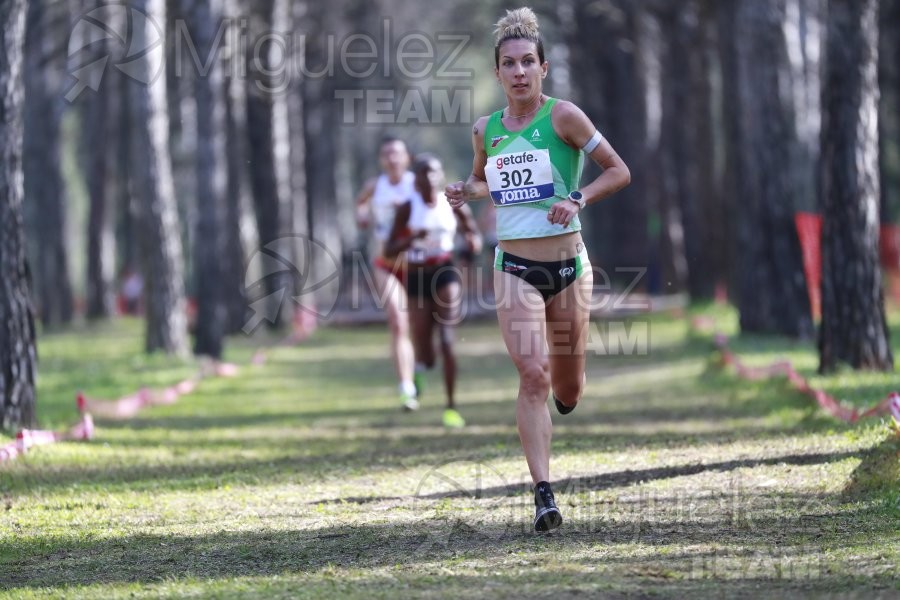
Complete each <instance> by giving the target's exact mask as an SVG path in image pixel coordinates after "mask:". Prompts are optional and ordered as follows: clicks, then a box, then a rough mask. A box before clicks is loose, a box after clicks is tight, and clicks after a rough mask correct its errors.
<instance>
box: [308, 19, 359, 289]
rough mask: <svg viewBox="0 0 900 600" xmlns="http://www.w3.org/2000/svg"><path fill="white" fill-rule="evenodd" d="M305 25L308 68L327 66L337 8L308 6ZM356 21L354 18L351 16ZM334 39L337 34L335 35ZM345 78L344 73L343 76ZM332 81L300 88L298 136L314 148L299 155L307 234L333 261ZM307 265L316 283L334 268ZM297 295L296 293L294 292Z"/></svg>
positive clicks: (338, 247)
mask: <svg viewBox="0 0 900 600" xmlns="http://www.w3.org/2000/svg"><path fill="white" fill-rule="evenodd" d="M309 9H310V10H309V17H308V22H309V23H310V24H311V26H312V28H313V31H314V33H313V35H311V36H310V41H309V44H308V45H307V52H306V54H307V57H308V61H309V64H310V65H317V66H318V65H323V64H326V61H327V44H328V43H329V39H328V35H327V33H326V32H331V31H335V30H339V28H340V27H342V26H345V24H342V23H341V18H340V17H339V13H338V11H339V9H340V7H339V6H337V5H336V4H335V3H324V2H323V3H319V2H317V3H311V5H310V7H309ZM357 19H359V17H357ZM338 37H339V39H340V34H338ZM345 75H346V74H345ZM335 87H336V85H335V78H334V77H318V78H309V79H307V80H306V81H305V83H304V85H303V94H304V95H303V106H304V110H303V119H304V122H303V134H304V136H305V140H306V146H307V147H310V148H315V151H314V152H306V153H305V159H306V160H305V163H306V186H307V191H308V195H309V198H310V199H311V200H310V202H309V203H308V204H307V206H308V211H309V212H308V223H309V235H310V237H312V239H313V240H315V242H316V243H318V244H321V245H322V246H324V247H325V248H327V249H328V251H329V252H331V253H332V254H333V255H334V256H336V257H340V256H341V255H342V242H343V240H342V236H341V232H340V226H339V222H338V220H337V219H336V218H335V206H340V204H339V198H338V195H337V166H338V163H339V162H340V161H341V160H342V157H341V156H340V155H339V152H338V148H339V140H338V135H336V134H335V132H336V131H338V130H339V129H340V128H339V127H338V114H337V106H338V103H337V102H334V101H333V100H334V98H335ZM308 260H309V261H310V264H309V265H304V266H305V267H307V268H308V270H309V272H310V273H311V274H312V277H313V280H314V281H321V280H323V279H325V278H326V277H328V276H329V275H331V273H329V272H328V271H329V270H333V269H334V266H333V264H332V263H330V262H329V261H328V260H327V255H326V254H325V253H323V252H314V253H310V254H309V258H308ZM298 292H299V290H298Z"/></svg>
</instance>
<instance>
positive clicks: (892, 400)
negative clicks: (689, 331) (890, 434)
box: [691, 317, 900, 423]
mask: <svg viewBox="0 0 900 600" xmlns="http://www.w3.org/2000/svg"><path fill="white" fill-rule="evenodd" d="M691 325H692V326H693V328H694V329H697V330H700V329H710V328H713V329H714V328H715V323H714V322H713V320H712V319H711V318H709V317H694V319H693V320H692V321H691ZM713 343H714V344H715V346H716V348H717V349H718V350H719V352H720V353H721V354H722V363H723V364H724V365H725V366H733V367H734V370H735V371H736V372H737V374H738V376H739V377H741V378H742V379H747V380H749V381H759V380H762V379H769V378H771V377H775V376H778V375H781V376H784V377H786V378H787V380H788V382H789V383H790V384H791V387H793V388H794V389H795V390H797V391H799V392H802V393H804V394H806V395H807V396H809V397H811V398H812V399H813V400H815V401H816V403H817V404H818V405H819V407H820V408H821V409H822V410H824V411H825V412H826V413H828V414H829V415H831V416H832V417H835V418H837V419H841V420H842V421H846V422H848V423H855V422H857V421H858V420H860V419H865V418H868V417H875V416H878V415H883V414H892V415H893V417H894V419H896V420H897V421H898V422H900V392H891V393H890V394H888V395H887V397H886V398H885V399H884V400H882V401H881V402H879V403H878V404H876V405H874V406H872V407H871V408H869V409H867V410H863V411H860V410H859V409H858V408H856V407H847V406H844V405H842V404H841V403H840V402H839V401H838V400H837V399H835V398H834V397H833V396H831V395H829V394H828V393H827V392H825V391H824V390H817V389H815V388H813V387H812V386H811V385H809V382H808V381H806V378H805V377H803V375H801V374H800V373H798V372H797V371H796V369H794V366H793V365H792V364H791V362H790V361H787V360H782V361H777V362H774V363H772V364H771V365H768V366H765V367H748V366H746V365H744V364H743V363H742V362H741V360H740V358H739V357H738V356H737V355H736V354H734V353H733V352H732V351H731V350H730V349H729V348H728V337H727V336H726V335H725V334H723V333H721V332H718V331H717V332H715V333H714V336H713Z"/></svg>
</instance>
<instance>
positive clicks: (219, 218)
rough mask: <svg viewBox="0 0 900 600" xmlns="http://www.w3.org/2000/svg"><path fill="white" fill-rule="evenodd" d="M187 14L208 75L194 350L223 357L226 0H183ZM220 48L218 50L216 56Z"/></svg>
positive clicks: (199, 89) (200, 138) (201, 98)
mask: <svg viewBox="0 0 900 600" xmlns="http://www.w3.org/2000/svg"><path fill="white" fill-rule="evenodd" d="M182 14H184V16H185V17H186V19H187V22H188V31H190V33H191V37H192V39H193V41H194V44H195V46H196V48H197V52H198V55H199V56H200V57H201V60H202V61H209V62H208V65H209V72H208V73H205V74H204V73H196V77H195V80H194V93H195V98H196V101H197V161H196V164H197V177H196V182H197V191H196V195H197V221H196V230H195V234H194V260H193V264H194V282H195V285H196V298H197V323H196V331H195V339H194V353H195V354H198V355H206V356H212V357H214V358H220V357H221V356H222V343H223V338H224V335H225V319H226V312H225V303H224V280H223V275H224V271H223V269H222V257H223V256H224V255H225V228H224V222H225V196H226V189H227V176H226V172H225V168H226V152H225V135H226V123H225V101H224V98H223V85H224V84H223V78H222V64H221V62H220V61H219V56H218V52H215V51H216V49H215V48H214V47H213V46H214V42H215V39H216V32H217V30H218V28H219V25H220V23H221V22H222V16H223V8H222V0H183V2H182ZM214 52H215V54H214Z"/></svg>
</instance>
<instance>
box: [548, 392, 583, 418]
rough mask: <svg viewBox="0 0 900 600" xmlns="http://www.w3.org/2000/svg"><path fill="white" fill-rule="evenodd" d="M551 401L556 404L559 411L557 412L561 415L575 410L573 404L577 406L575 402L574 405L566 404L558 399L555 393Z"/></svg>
mask: <svg viewBox="0 0 900 600" xmlns="http://www.w3.org/2000/svg"><path fill="white" fill-rule="evenodd" d="M553 403H554V404H556V410H557V411H559V414H561V415H567V414H569V413H570V412H572V411H573V410H575V406H578V405H577V404H576V405H575V406H566V405H565V404H563V403H562V402H560V401H559V398H557V397H556V394H553Z"/></svg>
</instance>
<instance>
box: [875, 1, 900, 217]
mask: <svg viewBox="0 0 900 600" xmlns="http://www.w3.org/2000/svg"><path fill="white" fill-rule="evenodd" d="M879 10H880V16H879V24H880V27H879V33H878V35H879V40H880V41H879V60H878V87H879V89H880V91H881V100H880V102H879V106H878V145H879V153H878V157H879V158H878V161H879V165H880V167H881V168H880V172H881V211H880V212H881V221H882V223H894V224H897V223H900V27H897V24H898V23H900V0H881V7H880V9H879Z"/></svg>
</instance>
